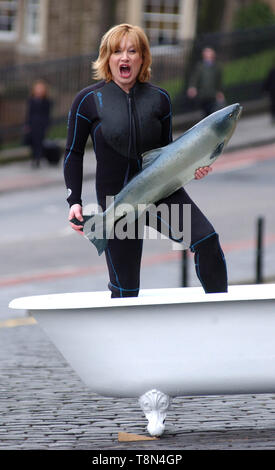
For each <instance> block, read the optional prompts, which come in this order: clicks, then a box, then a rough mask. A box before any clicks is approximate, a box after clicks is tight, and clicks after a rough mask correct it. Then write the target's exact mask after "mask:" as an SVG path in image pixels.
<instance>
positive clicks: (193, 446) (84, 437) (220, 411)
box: [0, 324, 275, 451]
mask: <svg viewBox="0 0 275 470" xmlns="http://www.w3.org/2000/svg"><path fill="white" fill-rule="evenodd" d="M0 344H1V348H0V361H1V362H0V381H1V390H0V420H1V426H0V450H32V449H36V450H46V449H47V450H54V449H56V450H99V449H100V450H104V449H108V450H114V451H115V450H132V449H140V450H149V449H150V450H156V451H157V450H162V449H166V450H167V449H168V450H169V449H180V450H258V449H259V450H271V449H275V395H272V394H264V395H230V396H208V397H201V396H197V397H177V398H175V399H174V400H173V401H172V407H171V409H170V411H168V414H167V419H166V430H165V433H164V434H163V436H162V437H161V438H160V439H158V440H153V441H139V442H119V441H118V432H119V431H124V432H128V433H136V434H139V435H142V436H147V435H148V434H147V431H146V424H147V421H146V419H145V417H144V415H143V412H142V410H141V409H140V408H139V405H138V403H137V400H136V399H117V398H109V397H108V398H106V397H101V396H98V395H96V394H94V393H93V392H92V391H91V390H89V389H88V388H87V387H86V386H85V385H83V383H82V382H81V381H80V379H79V378H78V376H77V375H76V374H75V373H74V372H73V371H72V369H71V368H70V366H69V365H68V364H67V363H66V361H65V360H64V358H63V357H62V356H61V355H60V353H59V352H58V351H57V350H56V349H55V347H54V346H53V345H52V343H51V342H50V341H49V340H48V338H47V337H46V336H45V334H44V332H43V331H42V330H41V329H40V327H39V326H38V325H37V324H33V325H28V326H26V325H25V326H16V327H9V328H8V327H6V328H3V327H2V328H0Z"/></svg>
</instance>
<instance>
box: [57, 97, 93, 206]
mask: <svg viewBox="0 0 275 470" xmlns="http://www.w3.org/2000/svg"><path fill="white" fill-rule="evenodd" d="M82 102H83V98H82V96H81V95H78V96H77V97H76V98H75V100H74V102H73V104H72V107H71V110H70V113H69V118H68V133H67V143H66V151H65V157H64V179H65V184H66V187H67V191H68V198H67V201H68V203H69V205H70V206H72V205H73V204H82V200H81V192H82V179H83V155H84V151H85V146H86V142H87V139H88V136H89V133H90V129H91V121H90V120H89V119H88V118H87V117H86V114H85V106H83V104H82Z"/></svg>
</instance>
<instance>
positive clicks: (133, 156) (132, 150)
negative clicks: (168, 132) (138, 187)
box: [123, 90, 141, 186]
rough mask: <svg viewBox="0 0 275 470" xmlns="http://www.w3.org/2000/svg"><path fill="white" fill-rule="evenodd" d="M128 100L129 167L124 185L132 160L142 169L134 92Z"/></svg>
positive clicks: (125, 180)
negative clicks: (138, 147)
mask: <svg viewBox="0 0 275 470" xmlns="http://www.w3.org/2000/svg"><path fill="white" fill-rule="evenodd" d="M127 100H128V114H129V141H128V166H127V170H126V173H125V177H124V184H123V186H124V185H125V184H126V183H127V182H128V177H129V172H130V165H131V160H136V161H137V163H138V167H139V169H140V168H141V163H140V159H139V153H138V150H137V122H138V121H137V113H136V109H135V104H134V100H133V96H132V90H131V91H130V93H129V95H128V96H127Z"/></svg>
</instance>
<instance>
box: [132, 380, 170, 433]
mask: <svg viewBox="0 0 275 470" xmlns="http://www.w3.org/2000/svg"><path fill="white" fill-rule="evenodd" d="M139 405H140V407H141V409H142V410H143V411H144V413H145V416H146V418H147V419H148V425H147V431H148V432H149V434H150V435H151V436H161V435H162V434H163V432H164V429H165V425H164V422H165V418H166V412H167V410H168V408H169V406H170V397H169V396H168V395H165V393H162V392H160V391H159V390H155V389H153V390H150V391H149V392H146V393H144V394H143V395H142V396H141V397H140V398H139Z"/></svg>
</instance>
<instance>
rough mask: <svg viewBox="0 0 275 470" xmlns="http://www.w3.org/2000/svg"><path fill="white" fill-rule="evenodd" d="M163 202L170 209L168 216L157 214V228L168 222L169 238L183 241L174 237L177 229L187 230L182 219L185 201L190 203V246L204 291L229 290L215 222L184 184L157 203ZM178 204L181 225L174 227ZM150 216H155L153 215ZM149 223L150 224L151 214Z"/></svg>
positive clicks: (182, 238)
mask: <svg viewBox="0 0 275 470" xmlns="http://www.w3.org/2000/svg"><path fill="white" fill-rule="evenodd" d="M161 204H164V205H166V207H167V211H166V213H169V220H163V218H162V216H160V215H158V214H157V215H156V225H157V227H156V228H157V230H159V231H160V232H163V228H166V227H167V226H168V227H169V232H168V236H169V238H170V239H171V240H173V241H178V242H183V240H184V237H177V238H175V233H177V234H179V233H180V234H184V230H186V227H184V220H183V211H184V204H190V206H191V242H190V246H189V248H190V250H191V251H192V252H193V253H194V261H195V269H196V273H197V276H198V278H199V280H200V282H201V284H202V287H203V289H204V291H205V292H207V293H210V292H227V289H228V282H227V269H226V261H225V257H224V253H223V251H222V248H221V246H220V242H219V236H218V234H217V233H216V231H215V229H214V227H213V225H212V224H211V223H210V222H209V220H208V219H207V217H206V216H205V215H204V214H203V213H202V212H201V210H200V209H199V208H198V206H197V205H196V204H195V203H194V201H193V200H192V199H191V198H190V196H189V195H188V194H187V193H186V191H185V190H184V189H183V188H181V189H179V190H178V191H176V192H175V193H173V194H172V195H171V196H169V197H168V198H165V199H162V200H161V201H158V203H157V204H156V207H157V208H159V206H160V205H161ZM173 205H174V207H173ZM175 208H176V209H178V218H177V219H178V227H173V220H172V217H171V214H172V211H173V210H175ZM162 213H163V212H162ZM151 220H153V219H152V217H151ZM147 224H150V221H148V218H147ZM154 228H155V225H154ZM166 234H167V233H166V232H165V235H166ZM189 238H190V237H189Z"/></svg>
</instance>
